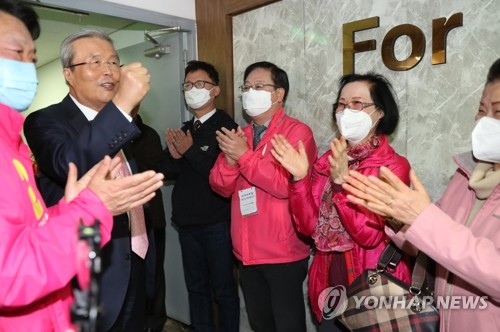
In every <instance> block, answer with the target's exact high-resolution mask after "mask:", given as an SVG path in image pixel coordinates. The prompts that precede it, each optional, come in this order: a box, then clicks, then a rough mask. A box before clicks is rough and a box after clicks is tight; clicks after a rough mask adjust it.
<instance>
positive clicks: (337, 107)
mask: <svg viewBox="0 0 500 332" xmlns="http://www.w3.org/2000/svg"><path fill="white" fill-rule="evenodd" d="M370 106H376V104H375V103H363V102H361V101H359V100H353V101H351V102H348V103H347V104H346V103H335V104H333V110H334V111H335V113H340V112H343V111H344V109H346V107H348V108H349V109H351V110H353V111H358V112H359V111H362V110H364V109H365V108H367V107H370Z"/></svg>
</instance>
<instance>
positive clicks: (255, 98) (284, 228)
mask: <svg viewBox="0 0 500 332" xmlns="http://www.w3.org/2000/svg"><path fill="white" fill-rule="evenodd" d="M240 88H241V91H242V92H243V108H244V109H245V111H246V113H247V114H248V115H249V116H250V117H251V118H252V124H251V125H249V126H247V127H245V128H244V129H243V130H241V129H240V128H238V130H237V131H236V130H232V131H230V130H227V129H225V128H223V129H222V132H218V133H217V136H218V137H217V140H218V142H219V145H220V148H221V150H222V153H221V154H220V155H219V157H218V159H217V161H216V163H215V165H214V167H213V168H212V170H211V172H210V185H211V186H212V189H213V190H214V191H215V192H217V193H219V194H221V195H222V196H225V197H232V201H231V239H232V243H233V252H234V254H235V256H236V258H237V259H238V260H239V275H240V283H241V287H242V290H243V295H244V297H245V303H246V308H247V312H248V318H249V321H250V325H251V327H252V329H253V330H254V331H257V332H258V331H283V332H285V331H286V332H294V331H297V332H303V331H305V330H306V324H305V306H304V296H303V290H302V284H303V282H304V279H305V276H306V274H307V268H308V258H309V245H308V244H307V243H306V242H305V241H304V238H303V237H301V236H300V234H299V233H298V231H297V229H296V228H295V226H294V223H293V221H292V216H291V214H290V209H289V201H288V186H289V180H290V173H289V172H288V171H286V170H285V169H284V168H283V167H282V166H281V165H280V164H279V163H278V162H277V161H276V160H275V159H274V157H273V156H272V155H271V152H270V150H271V143H270V141H271V138H272V137H273V135H274V134H281V135H283V136H285V137H286V138H287V140H288V141H289V142H290V143H291V144H292V145H293V146H294V147H297V144H298V141H299V140H301V141H302V142H304V145H305V148H306V151H307V154H308V158H309V164H310V165H312V163H313V162H314V160H315V158H316V155H317V148H316V143H315V142H314V138H313V134H312V131H311V129H310V128H309V127H308V126H307V125H305V124H304V123H302V122H300V121H298V120H296V119H294V118H292V117H289V116H288V115H286V114H285V111H284V109H283V104H284V102H285V100H286V96H287V93H288V88H289V83H288V77H287V74H286V72H285V71H284V70H283V69H281V68H279V67H277V66H276V65H274V64H272V63H269V62H257V63H254V64H252V65H250V66H249V67H247V69H246V70H245V74H244V84H243V85H242V86H241V87H240Z"/></svg>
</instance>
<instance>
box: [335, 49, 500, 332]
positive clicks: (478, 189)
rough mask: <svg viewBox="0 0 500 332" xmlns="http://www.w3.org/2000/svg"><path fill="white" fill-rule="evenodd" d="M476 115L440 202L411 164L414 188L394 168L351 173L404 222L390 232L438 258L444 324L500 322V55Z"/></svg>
mask: <svg viewBox="0 0 500 332" xmlns="http://www.w3.org/2000/svg"><path fill="white" fill-rule="evenodd" d="M476 121H477V122H476V126H475V128H474V130H473V131H472V153H471V152H466V153H463V154H460V155H458V156H455V157H454V161H455V163H456V164H457V166H458V169H457V171H456V173H455V175H454V176H453V178H452V180H451V182H450V183H449V185H448V187H447V189H446V191H445V192H444V194H443V196H442V197H441V199H440V200H439V201H438V202H437V203H436V204H432V203H431V200H430V198H429V195H428V194H427V192H426V191H425V189H424V188H423V186H422V184H421V183H420V181H419V180H418V178H417V177H416V175H415V173H414V172H413V171H412V172H411V173H410V179H411V183H412V185H413V188H414V189H410V188H409V187H408V186H407V185H406V184H405V183H403V182H401V181H399V179H398V178H397V177H396V176H394V174H393V173H392V172H391V171H389V170H388V169H382V170H381V178H382V180H379V179H376V178H374V177H369V178H367V177H366V176H363V175H362V174H359V173H355V172H353V173H352V174H351V176H348V177H346V181H347V183H346V184H344V186H345V188H346V189H347V190H349V191H350V192H351V193H352V194H353V195H355V196H349V198H350V199H351V200H352V201H353V202H356V203H358V204H361V206H364V207H366V208H368V209H370V210H371V211H373V212H375V213H379V214H381V215H384V216H387V217H392V218H395V219H397V220H399V221H401V222H402V223H404V224H405V226H404V227H403V228H402V229H401V230H400V231H399V232H397V233H396V234H394V232H393V231H388V234H390V235H391V236H392V237H393V238H394V240H395V241H398V242H400V243H401V245H403V244H404V241H406V242H409V243H410V244H411V245H413V246H415V247H417V248H418V249H420V250H422V251H423V252H425V253H426V254H427V255H428V256H430V257H431V258H433V259H434V260H435V261H436V263H437V265H436V278H435V294H434V295H435V296H434V297H435V301H436V304H437V305H438V307H439V313H440V318H441V321H440V331H450V332H455V331H499V329H500V286H499V285H500V273H499V266H500V59H498V60H497V61H495V63H493V65H492V66H491V68H490V70H489V73H488V78H487V81H486V85H485V87H484V90H483V95H482V98H481V102H480V104H479V110H478V113H477V114H476ZM389 184H390V185H389ZM365 190H366V193H365V192H364V191H365ZM375 191H377V192H375ZM382 197H384V199H383V201H382V200H381V198H382ZM388 197H389V198H390V199H388ZM367 202H368V203H367ZM386 203H388V204H386ZM447 303H448V304H447ZM450 304H451V305H450Z"/></svg>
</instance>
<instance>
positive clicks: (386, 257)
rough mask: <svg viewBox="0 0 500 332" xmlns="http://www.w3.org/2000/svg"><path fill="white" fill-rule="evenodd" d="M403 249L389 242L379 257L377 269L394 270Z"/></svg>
mask: <svg viewBox="0 0 500 332" xmlns="http://www.w3.org/2000/svg"><path fill="white" fill-rule="evenodd" d="M401 257H402V254H401V249H399V248H398V247H396V246H395V245H394V243H392V241H391V242H389V243H388V244H387V246H386V247H385V249H384V251H382V254H381V255H380V257H379V259H378V264H377V269H378V270H380V271H385V270H387V269H391V270H394V269H395V268H396V266H397V265H398V263H399V261H400V260H401Z"/></svg>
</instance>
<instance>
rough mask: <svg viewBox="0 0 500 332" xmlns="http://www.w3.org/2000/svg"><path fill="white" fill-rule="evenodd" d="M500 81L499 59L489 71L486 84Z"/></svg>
mask: <svg viewBox="0 0 500 332" xmlns="http://www.w3.org/2000/svg"><path fill="white" fill-rule="evenodd" d="M495 81H500V59H497V60H496V61H495V62H493V64H492V65H491V67H490V69H489V70H488V76H487V78H486V84H488V83H493V82H495Z"/></svg>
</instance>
